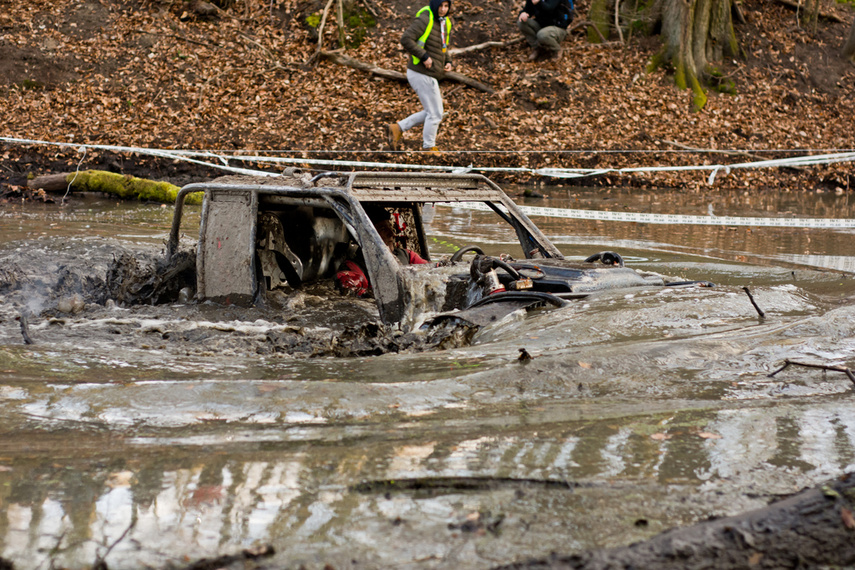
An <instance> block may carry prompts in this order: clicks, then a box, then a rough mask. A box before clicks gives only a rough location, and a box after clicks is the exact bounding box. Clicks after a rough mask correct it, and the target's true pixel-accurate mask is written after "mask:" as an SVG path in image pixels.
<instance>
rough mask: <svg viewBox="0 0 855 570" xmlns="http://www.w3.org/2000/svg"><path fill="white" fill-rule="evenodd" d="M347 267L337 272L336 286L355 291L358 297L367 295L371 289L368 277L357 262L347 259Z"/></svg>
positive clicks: (343, 289) (351, 291) (340, 288)
mask: <svg viewBox="0 0 855 570" xmlns="http://www.w3.org/2000/svg"><path fill="white" fill-rule="evenodd" d="M344 265H345V267H347V269H345V270H342V271H339V272H338V273H336V274H335V280H336V286H337V287H338V288H339V290H341V291H343V292H350V293H354V294H355V295H356V296H357V297H365V296H366V295H368V293H369V291H371V285H369V283H368V277H366V276H365V273H364V272H363V271H362V268H361V267H359V265H357V264H356V263H354V262H352V261H345V262H344Z"/></svg>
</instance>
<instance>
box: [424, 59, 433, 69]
mask: <svg viewBox="0 0 855 570" xmlns="http://www.w3.org/2000/svg"><path fill="white" fill-rule="evenodd" d="M424 63H425V67H427V68H428V69H430V66H431V65H433V60H432V59H431V58H430V57H428V58H427V59H426V60H425V62H424Z"/></svg>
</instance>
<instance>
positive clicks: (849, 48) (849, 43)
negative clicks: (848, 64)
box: [842, 21, 855, 62]
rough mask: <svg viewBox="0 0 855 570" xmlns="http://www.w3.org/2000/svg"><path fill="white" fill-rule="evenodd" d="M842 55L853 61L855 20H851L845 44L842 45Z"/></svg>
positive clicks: (854, 53)
mask: <svg viewBox="0 0 855 570" xmlns="http://www.w3.org/2000/svg"><path fill="white" fill-rule="evenodd" d="M842 55H843V57H845V58H846V59H848V60H851V61H853V62H855V21H853V22H852V27H851V28H849V37H848V38H847V39H846V44H845V45H844V46H843V54H842Z"/></svg>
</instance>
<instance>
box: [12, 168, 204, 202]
mask: <svg viewBox="0 0 855 570" xmlns="http://www.w3.org/2000/svg"><path fill="white" fill-rule="evenodd" d="M27 186H28V187H30V188H33V189H38V188H41V189H43V190H45V191H46V192H65V191H67V190H68V189H69V186H70V189H71V190H72V191H74V192H104V193H106V194H112V195H114V196H118V197H120V198H125V199H132V198H133V199H136V200H148V201H152V202H162V203H165V204H173V203H175V196H176V195H178V191H179V190H180V188H179V187H178V186H175V185H174V184H170V183H169V182H162V181H161V182H158V181H154V180H146V179H144V178H136V177H134V176H128V175H125V174H116V173H114V172H106V171H103V170H84V171H81V172H69V173H67V174H48V175H45V176H37V177H36V178H33V179H32V180H29V181H28V182H27ZM186 202H187V203H188V204H201V203H202V197H201V195H200V194H190V195H188V196H187V200H186Z"/></svg>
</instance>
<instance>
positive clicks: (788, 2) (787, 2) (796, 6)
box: [775, 0, 845, 24]
mask: <svg viewBox="0 0 855 570" xmlns="http://www.w3.org/2000/svg"><path fill="white" fill-rule="evenodd" d="M775 1H776V2H777V3H778V4H783V5H784V6H787V7H788V8H792V9H793V10H796V11H798V10H800V9H801V7H802V5H801V4H800V3H799V2H793V1H792V0H775ZM817 14H818V16H819V17H820V18H823V19H825V20H831V21H832V22H837V23H840V24H842V23H844V22H845V20H844V19H843V18H841V17H840V16H838V15H837V14H832V13H830V12H823V11H821V10H820V11H818V12H817Z"/></svg>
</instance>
